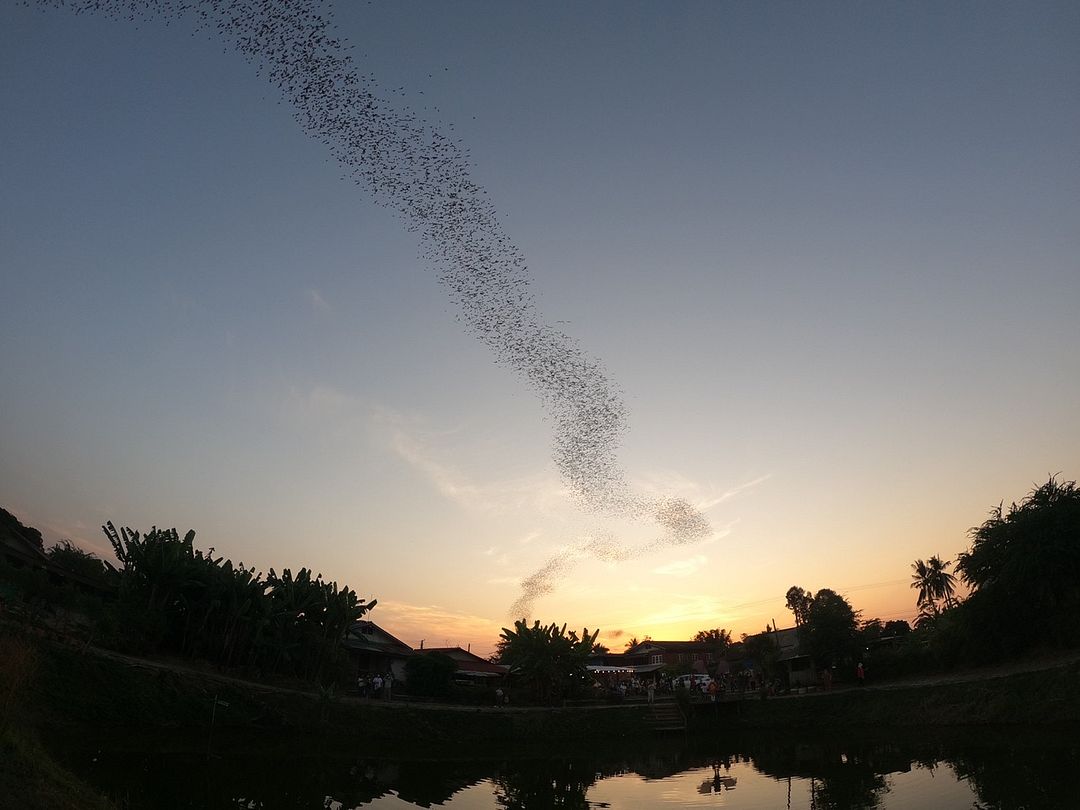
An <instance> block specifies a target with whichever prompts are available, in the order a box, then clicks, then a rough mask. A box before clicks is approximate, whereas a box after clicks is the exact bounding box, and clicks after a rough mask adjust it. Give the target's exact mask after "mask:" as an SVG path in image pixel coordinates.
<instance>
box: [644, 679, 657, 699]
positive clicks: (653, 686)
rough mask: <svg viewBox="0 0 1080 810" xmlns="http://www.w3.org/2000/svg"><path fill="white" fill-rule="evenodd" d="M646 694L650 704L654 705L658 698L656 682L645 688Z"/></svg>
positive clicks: (651, 682) (650, 682)
mask: <svg viewBox="0 0 1080 810" xmlns="http://www.w3.org/2000/svg"><path fill="white" fill-rule="evenodd" d="M645 694H647V695H648V696H649V703H652V702H653V699H654V698H655V697H656V681H649V685H648V686H647V687H645Z"/></svg>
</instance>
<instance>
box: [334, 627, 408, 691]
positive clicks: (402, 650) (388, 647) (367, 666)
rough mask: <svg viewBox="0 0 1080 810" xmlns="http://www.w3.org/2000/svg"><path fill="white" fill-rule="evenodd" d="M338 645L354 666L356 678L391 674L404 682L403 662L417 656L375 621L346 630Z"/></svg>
mask: <svg viewBox="0 0 1080 810" xmlns="http://www.w3.org/2000/svg"><path fill="white" fill-rule="evenodd" d="M341 645H342V646H343V647H344V648H345V652H346V654H347V655H348V656H349V659H350V660H351V661H352V662H353V664H354V665H355V670H356V674H357V676H360V675H385V674H386V673H388V672H389V673H390V674H392V675H393V676H394V680H396V681H404V680H405V662H406V661H407V660H409V659H410V658H411V657H412V656H414V655H416V653H414V652H413V649H412V647H410V646H409V645H408V644H406V643H405V642H404V641H402V640H401V639H398V638H394V636H392V635H390V634H389V633H387V632H386V631H385V630H383V629H382V628H381V627H379V626H378V625H377V624H375V622H369V621H363V620H361V621H358V622H354V623H353V626H352V627H350V628H349V629H348V630H347V631H345V638H344V639H342V642H341Z"/></svg>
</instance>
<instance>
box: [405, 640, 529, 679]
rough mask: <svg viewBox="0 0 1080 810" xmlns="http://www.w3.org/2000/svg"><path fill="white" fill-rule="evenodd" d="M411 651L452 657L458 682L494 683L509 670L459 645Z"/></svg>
mask: <svg viewBox="0 0 1080 810" xmlns="http://www.w3.org/2000/svg"><path fill="white" fill-rule="evenodd" d="M413 652H414V653H416V654H417V655H424V654H426V653H440V654H442V655H445V656H447V657H448V658H452V659H454V663H455V664H457V672H455V673H454V680H455V681H458V682H459V683H473V684H484V683H495V682H496V681H497V680H498V679H500V678H503V677H504V676H506V675H507V674H509V672H510V667H507V666H503V665H502V664H493V663H491V662H490V661H485V660H484V659H483V658H481V657H480V656H479V655H475V654H474V653H472V652H470V651H469V650H463V649H461V647H427V648H425V647H421V648H420V649H418V650H413Z"/></svg>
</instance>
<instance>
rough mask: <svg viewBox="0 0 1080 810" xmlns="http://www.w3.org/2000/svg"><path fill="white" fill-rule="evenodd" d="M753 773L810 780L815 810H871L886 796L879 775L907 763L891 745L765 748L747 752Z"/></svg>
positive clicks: (823, 744)
mask: <svg viewBox="0 0 1080 810" xmlns="http://www.w3.org/2000/svg"><path fill="white" fill-rule="evenodd" d="M750 759H751V760H752V762H753V765H754V768H755V769H757V770H758V771H761V772H762V773H764V774H767V775H769V776H773V777H776V778H778V779H782V778H785V777H798V778H801V779H809V780H811V796H812V800H813V807H814V808H816V810H841V809H843V810H873V808H876V807H879V806H880V805H881V800H882V797H883V796H884V795H885V794H886V793H888V791H889V785H888V783H887V782H886V780H885V774H888V773H893V772H896V771H909V770H911V758H910V756H907V755H905V754H904V753H903V752H902V751H901V750H899V749H898V748H897V746H895V745H894V744H891V743H884V744H882V743H878V744H862V745H853V744H843V743H841V742H839V741H835V740H828V739H826V740H821V741H817V742H812V743H793V742H788V743H786V744H785V743H782V742H781V743H765V744H759V745H757V746H754V747H753V748H752V749H751V752H750Z"/></svg>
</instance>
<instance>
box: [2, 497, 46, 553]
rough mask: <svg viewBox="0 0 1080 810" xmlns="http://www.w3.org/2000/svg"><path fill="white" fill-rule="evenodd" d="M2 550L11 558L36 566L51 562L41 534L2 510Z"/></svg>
mask: <svg viewBox="0 0 1080 810" xmlns="http://www.w3.org/2000/svg"><path fill="white" fill-rule="evenodd" d="M0 549H2V550H3V552H4V553H5V554H6V555H7V556H9V557H15V558H18V559H19V560H21V561H23V562H28V563H31V564H35V565H46V564H47V563H48V560H49V558H48V556H47V555H46V554H45V549H44V544H43V543H42V540H41V532H39V531H38V530H37V529H34V528H32V527H30V526H24V525H23V524H22V523H21V522H20V521H19V519H18V518H17V517H15V516H14V515H13V514H11V513H10V512H8V511H7V510H6V509H0Z"/></svg>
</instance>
